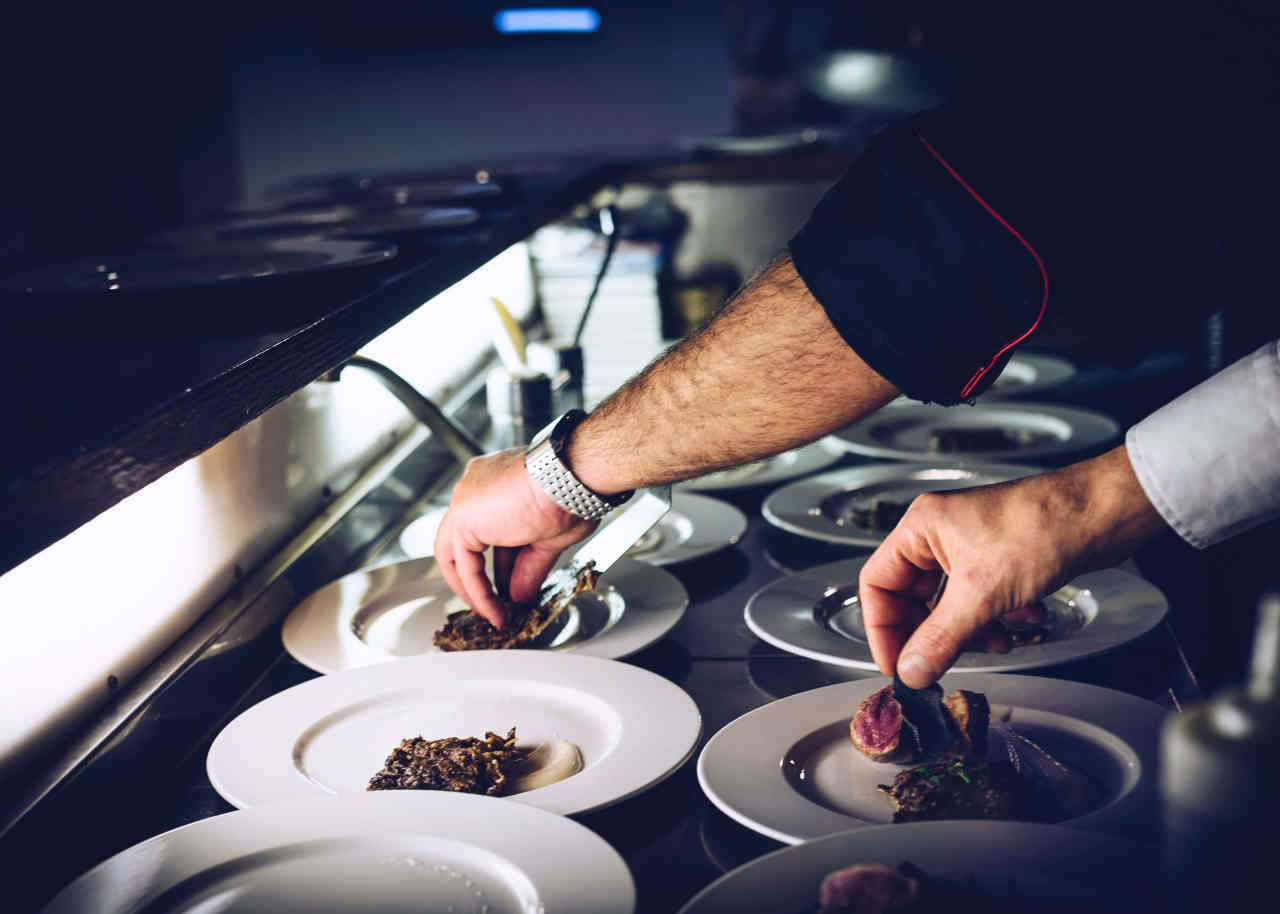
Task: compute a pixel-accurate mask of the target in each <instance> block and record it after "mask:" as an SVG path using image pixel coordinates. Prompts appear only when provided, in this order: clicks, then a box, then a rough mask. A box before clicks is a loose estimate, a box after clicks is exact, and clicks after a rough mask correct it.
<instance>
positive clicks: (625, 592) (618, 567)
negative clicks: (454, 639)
mask: <svg viewBox="0 0 1280 914" xmlns="http://www.w3.org/2000/svg"><path fill="white" fill-rule="evenodd" d="M688 605H689V594H688V592H687V591H686V590H685V589H684V585H683V584H681V583H680V582H679V581H678V580H676V578H675V577H673V576H672V575H671V573H670V572H667V571H663V570H662V569H661V568H655V567H654V566H652V565H649V564H646V563H645V562H639V561H636V560H635V559H626V558H624V559H619V560H618V561H617V563H615V564H614V566H613V567H612V568H610V569H609V571H608V573H607V574H605V575H604V576H603V577H601V578H600V581H599V582H598V583H597V584H596V591H595V593H594V594H582V595H580V596H578V597H577V598H575V599H574V601H573V603H572V604H571V605H570V607H569V609H568V610H567V613H568V616H569V619H568V623H567V624H566V625H565V626H564V628H563V629H562V631H561V633H560V635H558V636H557V638H556V640H555V641H554V642H553V643H552V649H553V650H555V651H573V652H575V653H578V654H585V655H587V656H589V657H606V658H609V659H617V658H619V657H627V656H630V655H631V654H634V653H636V652H637V651H641V650H644V649H645V648H646V647H648V646H649V645H651V644H653V643H654V642H656V641H659V640H661V639H662V638H663V637H664V636H665V635H666V634H667V632H669V631H671V629H673V628H675V627H676V625H677V624H678V623H679V622H680V620H681V618H683V617H684V611H685V608H686V607H688ZM462 609H466V604H465V603H463V602H462V601H461V600H460V599H458V598H457V597H456V596H454V594H453V591H451V590H450V589H449V585H448V584H446V583H445V581H444V578H442V577H441V576H440V569H439V567H438V566H437V565H436V563H435V559H431V558H419V559H410V560H409V561H405V562H393V563H391V564H389V565H379V566H377V567H376V568H366V569H365V570H363V571H357V572H354V573H352V574H349V575H347V576H346V577H342V578H338V580H336V581H331V582H329V583H328V584H326V585H325V586H324V587H321V588H320V589H319V590H317V591H316V592H315V593H313V594H311V595H310V596H308V597H306V598H305V599H304V600H303V601H302V602H301V603H299V604H298V605H297V606H295V607H294V608H293V611H292V612H290V613H289V615H288V617H287V618H286V619H285V620H284V629H283V631H282V632H281V637H282V639H283V641H284V647H285V650H287V651H288V652H289V653H290V654H292V655H293V656H294V658H296V659H297V660H298V662H299V663H301V664H303V665H305V666H308V667H310V668H311V669H313V670H315V671H316V672H318V673H334V672H337V671H338V670H350V669H354V668H355V667H362V666H370V665H372V664H376V663H386V662H388V661H390V660H396V659H398V658H402V657H417V656H421V655H424V654H439V653H442V652H441V651H440V649H439V648H437V647H436V646H435V644H434V643H433V642H432V635H434V634H435V632H437V631H439V629H440V628H441V626H443V625H444V623H445V619H446V618H447V616H448V615H449V613H452V612H455V611H457V610H462Z"/></svg>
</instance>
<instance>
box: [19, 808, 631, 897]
mask: <svg viewBox="0 0 1280 914" xmlns="http://www.w3.org/2000/svg"><path fill="white" fill-rule="evenodd" d="M567 861H570V862H571V863H570V864H569V865H566V862H567ZM634 909H635V884H634V882H633V881H632V879H631V874H630V872H629V871H628V870H627V865H626V863H624V862H623V860H622V858H621V857H619V856H618V853H617V851H615V850H614V849H613V848H611V847H610V846H609V845H608V844H607V843H605V841H604V840H603V839H601V838H600V837H598V836H597V835H596V834H595V833H593V832H591V831H590V830H588V829H587V828H584V827H583V826H581V825H579V824H577V823H576V822H573V821H571V820H569V819H565V818H563V817H561V816H556V815H552V814H550V813H546V812H543V811H541V810H538V809H532V808H530V807H529V806H524V805H521V804H518V803H504V802H503V801H502V800H498V799H494V798H492V797H478V796H470V795H465V794H456V793H442V792H439V791H432V792H428V791H400V792H397V793H396V794H390V793H373V794H366V795H362V796H349V797H318V798H309V799H307V800H305V801H302V802H293V803H282V804H274V805H270V806H262V807H259V808H257V809H245V810H240V811H237V812H229V813H226V814H224V815H220V816H212V817H210V818H208V819H202V820H200V821H199V822H193V823H191V824H190V825H184V826H183V827H181V828H176V829H174V830H173V831H168V832H165V833H164V834H162V835H157V836H156V837H154V838H151V839H150V840H148V841H143V842H142V843H140V844H135V845H134V846H133V847H131V848H129V849H128V850H126V851H122V852H121V853H119V854H116V855H115V856H114V857H111V858H109V859H108V860H106V861H105V862H103V863H101V864H99V865H98V866H96V867H94V868H93V869H91V870H90V871H89V872H87V873H85V874H84V875H83V876H81V877H80V878H79V879H77V880H76V881H75V882H73V883H71V885H69V886H67V887H66V888H65V889H63V890H62V891H61V892H60V893H59V894H58V895H57V896H56V897H55V898H54V899H53V901H52V902H50V903H49V905H48V907H46V908H45V909H44V910H45V914H77V912H93V914H126V912H128V914H133V912H138V911H191V912H197V911H199V912H218V914H233V912H242V914H249V912H252V914H259V912H263V911H270V912H272V914H291V912H297V914H303V912H305V914H323V912H335V914H336V912H339V911H384V912H400V914H409V912H411V911H412V912H419V911H441V912H443V911H453V912H456V914H536V912H543V911H565V912H568V911H576V912H580V914H595V912H605V911H608V912H614V914H629V912H631V911H633V910H634Z"/></svg>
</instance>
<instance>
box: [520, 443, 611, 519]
mask: <svg viewBox="0 0 1280 914" xmlns="http://www.w3.org/2000/svg"><path fill="white" fill-rule="evenodd" d="M524 466H525V469H527V470H528V471H529V475H530V476H532V477H533V480H534V482H536V483H537V484H538V485H539V486H541V487H542V491H544V492H546V493H547V494H548V495H549V496H551V500H552V501H554V502H555V503H556V504H558V505H559V506H560V507H562V508H564V509H565V510H566V511H568V512H569V513H570V514H576V515H577V516H578V517H583V518H586V519H587V520H595V519H596V518H598V517H604V516H605V515H606V514H608V513H609V512H610V511H612V510H613V508H614V506H613V505H611V504H609V503H608V502H607V501H605V500H604V499H603V498H601V497H600V496H599V495H597V494H596V493H595V492H592V491H591V490H590V489H588V488H587V487H586V486H584V485H583V484H582V483H581V482H579V481H578V478H577V477H576V476H574V475H573V473H571V472H570V471H569V468H568V467H566V466H565V465H564V464H563V463H561V462H560V458H559V457H557V456H556V452H555V449H554V448H553V447H552V446H551V442H550V441H543V442H541V443H539V444H536V445H534V446H533V447H532V448H530V449H529V451H528V453H526V454H525V455H524Z"/></svg>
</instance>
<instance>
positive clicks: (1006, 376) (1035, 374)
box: [982, 352, 1076, 399]
mask: <svg viewBox="0 0 1280 914" xmlns="http://www.w3.org/2000/svg"><path fill="white" fill-rule="evenodd" d="M1075 375H1076V366H1075V365H1073V364H1072V363H1071V362H1069V361H1067V360H1066V359H1064V358H1062V357H1061V356H1056V355H1049V354H1048V353H1046V352H1019V353H1017V354H1016V355H1014V356H1013V357H1012V358H1010V359H1009V363H1008V364H1007V365H1005V366H1004V371H1002V372H1000V377H998V378H996V379H995V381H994V382H993V383H992V385H991V387H990V388H988V390H987V391H986V392H985V393H984V394H982V397H983V398H984V399H991V398H998V397H1026V396H1031V395H1033V394H1041V393H1044V392H1045V391H1048V390H1051V389H1052V388H1054V387H1057V386H1059V385H1060V384H1062V382H1063V381H1067V380H1070V379H1071V378H1073V377H1075Z"/></svg>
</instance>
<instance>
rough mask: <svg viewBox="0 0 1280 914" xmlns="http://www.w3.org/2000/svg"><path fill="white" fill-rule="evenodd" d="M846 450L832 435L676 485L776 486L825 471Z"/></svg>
mask: <svg viewBox="0 0 1280 914" xmlns="http://www.w3.org/2000/svg"><path fill="white" fill-rule="evenodd" d="M845 450H847V448H845V447H843V446H841V444H840V443H839V442H837V441H834V440H833V439H831V438H830V437H828V438H821V439H819V440H817V441H815V442H813V443H812V444H806V445H805V446H804V447H799V448H795V449H794V450H790V451H783V452H782V453H781V454H778V455H776V456H774V457H766V458H765V459H764V460H756V461H753V462H751V463H747V464H743V465H742V466H740V467H730V468H729V469H727V470H717V471H716V472H714V473H708V474H707V475H706V476H699V477H698V478H696V479H689V480H686V481H685V482H682V483H680V484H679V485H678V487H677V488H680V489H693V490H695V491H699V492H715V491H719V490H727V489H749V488H755V487H758V486H772V485H777V484H778V483H780V482H786V481H787V480H789V479H795V478H796V477H798V476H807V475H809V474H810V473H816V472H818V471H819V470H825V469H826V468H827V467H829V466H831V464H833V463H835V462H836V461H837V460H839V459H840V457H841V456H842V455H843V453H844V452H845Z"/></svg>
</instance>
